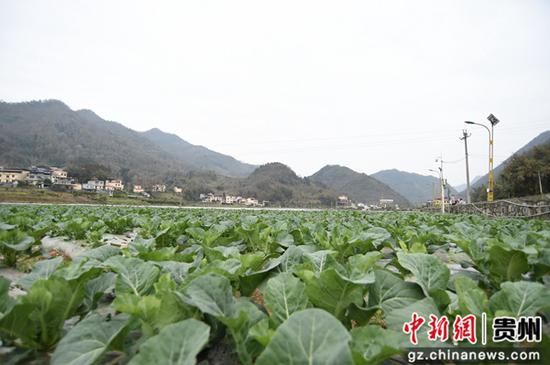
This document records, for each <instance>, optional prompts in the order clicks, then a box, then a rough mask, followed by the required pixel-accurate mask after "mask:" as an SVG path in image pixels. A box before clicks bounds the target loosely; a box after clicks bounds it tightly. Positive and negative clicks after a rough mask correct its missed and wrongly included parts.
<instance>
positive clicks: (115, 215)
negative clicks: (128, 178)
mask: <svg viewBox="0 0 550 365" xmlns="http://www.w3.org/2000/svg"><path fill="white" fill-rule="evenodd" d="M52 237H54V238H57V240H56V241H55V240H54V239H53V238H52ZM59 238H61V239H59ZM52 240H54V241H55V242H58V243H59V245H58V248H57V249H56V248H55V247H54V248H52V246H51V245H50V246H48V245H45V242H52ZM64 241H66V242H64ZM67 247H72V248H73V250H70V249H67ZM0 254H1V262H2V265H3V266H2V268H1V269H0V273H2V277H1V278H0V339H1V348H0V362H1V363H13V364H16V363H28V362H30V361H32V362H33V363H35V364H42V363H45V364H47V363H51V364H96V363H101V364H106V363H108V364H126V363H129V364H132V365H134V364H152V363H157V364H194V363H196V362H203V363H205V364H206V363H210V364H238V363H241V364H253V363H255V364H290V363H293V364H376V363H380V362H383V361H387V362H389V363H393V362H395V363H404V362H406V360H405V358H404V357H403V354H404V349H405V348H406V347H411V346H413V345H412V344H411V343H410V342H409V336H408V335H405V334H404V333H403V331H402V328H403V323H404V322H407V321H410V319H411V314H412V313H413V312H417V313H418V314H421V315H424V316H425V317H428V316H429V314H434V315H437V316H438V317H439V316H442V315H446V316H448V318H449V319H450V321H451V323H452V321H453V319H454V318H455V317H456V316H458V315H461V316H465V315H468V314H474V315H475V316H476V317H478V318H479V317H481V313H486V314H487V316H488V317H489V319H491V318H492V317H494V316H496V315H499V316H501V315H509V316H513V317H520V316H534V315H541V316H543V320H544V323H543V327H544V335H543V343H542V344H540V347H541V348H545V349H548V348H550V345H549V342H548V337H547V336H548V335H549V331H548V318H550V317H549V315H550V312H549V310H550V289H549V287H550V275H549V274H550V222H548V221H542V220H530V221H526V220H510V219H506V220H505V219H492V220H490V219H486V218H482V217H479V216H458V215H454V216H446V215H431V214H424V213H391V212H390V213H376V214H368V213H363V212H347V211H346V212H342V211H324V212H282V211H277V212H275V211H263V212H259V211H255V212H251V211H246V210H187V209H158V208H157V209H155V208H130V207H82V206H81V207H75V206H72V207H68V206H0ZM8 278H9V279H8ZM10 281H11V282H10ZM418 336H419V338H418V341H419V346H436V345H437V346H445V345H449V346H452V341H451V340H448V341H447V344H445V343H444V344H441V343H434V342H431V341H428V339H427V336H426V333H425V331H420V332H419V333H418ZM463 345H464V344H463ZM464 346H465V345H464ZM488 346H493V347H494V346H509V344H507V343H498V344H492V343H490V339H489V344H488Z"/></svg>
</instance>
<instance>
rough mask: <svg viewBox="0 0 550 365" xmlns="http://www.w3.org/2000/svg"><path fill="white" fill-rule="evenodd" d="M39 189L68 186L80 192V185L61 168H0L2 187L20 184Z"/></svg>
mask: <svg viewBox="0 0 550 365" xmlns="http://www.w3.org/2000/svg"><path fill="white" fill-rule="evenodd" d="M21 182H25V183H27V184H31V185H35V186H38V187H42V188H43V187H47V186H52V185H60V186H66V187H68V188H70V189H75V190H76V189H78V190H80V189H81V187H80V186H78V187H77V186H76V185H80V184H76V183H75V182H74V179H71V178H69V176H68V174H67V171H65V170H63V169H61V168H59V167H44V166H31V167H30V168H29V169H19V168H5V167H0V185H8V186H9V185H11V186H17V185H18V184H19V183H21Z"/></svg>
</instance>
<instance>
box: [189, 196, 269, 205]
mask: <svg viewBox="0 0 550 365" xmlns="http://www.w3.org/2000/svg"><path fill="white" fill-rule="evenodd" d="M199 198H200V200H201V202H203V203H218V204H227V205H245V206H247V207H265V206H267V205H269V201H267V200H264V201H262V202H260V201H258V199H256V198H250V197H249V198H245V197H242V196H236V195H227V194H223V195H214V194H212V193H208V194H200V196H199Z"/></svg>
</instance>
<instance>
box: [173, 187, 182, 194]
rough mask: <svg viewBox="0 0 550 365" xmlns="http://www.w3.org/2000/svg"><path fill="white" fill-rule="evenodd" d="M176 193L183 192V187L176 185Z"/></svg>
mask: <svg viewBox="0 0 550 365" xmlns="http://www.w3.org/2000/svg"><path fill="white" fill-rule="evenodd" d="M174 193H176V194H181V193H183V188H179V187H177V186H174Z"/></svg>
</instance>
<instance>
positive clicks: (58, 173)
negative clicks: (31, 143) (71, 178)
mask: <svg viewBox="0 0 550 365" xmlns="http://www.w3.org/2000/svg"><path fill="white" fill-rule="evenodd" d="M50 171H51V176H52V177H51V180H52V183H54V184H56V183H57V181H58V180H60V181H64V180H67V178H68V174H67V171H65V170H63V169H60V168H59V167H52V168H51V169H50Z"/></svg>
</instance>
